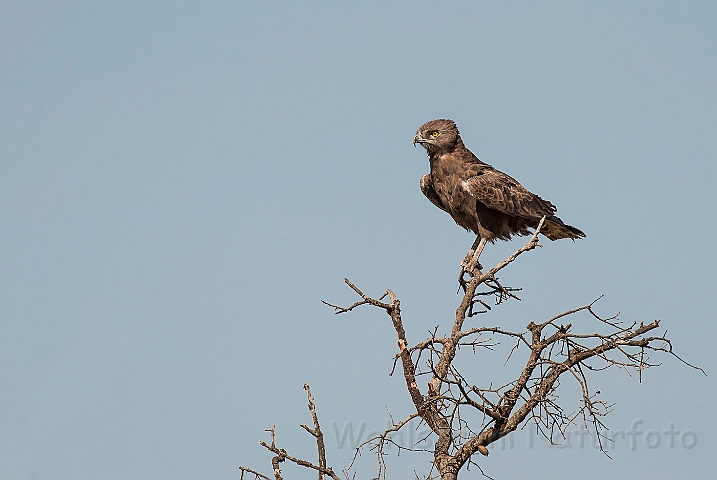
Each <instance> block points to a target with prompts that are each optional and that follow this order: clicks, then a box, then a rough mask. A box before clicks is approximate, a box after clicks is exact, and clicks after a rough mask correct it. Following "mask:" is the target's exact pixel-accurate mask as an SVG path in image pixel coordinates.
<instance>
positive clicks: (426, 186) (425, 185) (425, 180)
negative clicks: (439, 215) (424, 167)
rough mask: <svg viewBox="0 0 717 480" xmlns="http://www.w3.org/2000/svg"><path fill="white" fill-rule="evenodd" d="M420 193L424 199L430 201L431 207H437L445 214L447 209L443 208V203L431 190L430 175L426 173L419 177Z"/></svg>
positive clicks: (433, 190)
mask: <svg viewBox="0 0 717 480" xmlns="http://www.w3.org/2000/svg"><path fill="white" fill-rule="evenodd" d="M421 191H422V192H423V194H424V195H425V196H426V198H427V199H429V200H430V201H431V203H432V204H433V205H435V206H437V207H438V208H440V209H441V210H443V211H445V212H447V211H448V209H446V207H445V206H443V202H441V199H440V197H439V196H438V194H437V193H436V190H435V189H434V188H433V179H432V178H431V174H430V173H427V174H425V175H424V176H422V177H421Z"/></svg>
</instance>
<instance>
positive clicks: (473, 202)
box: [413, 119, 585, 254]
mask: <svg viewBox="0 0 717 480" xmlns="http://www.w3.org/2000/svg"><path fill="white" fill-rule="evenodd" d="M413 143H414V145H415V144H416V143H420V144H421V145H422V146H423V147H424V148H425V149H426V151H427V152H428V156H429V158H430V163H431V173H429V174H426V175H424V176H423V177H422V178H421V191H423V194H424V195H425V196H426V197H427V198H428V199H429V200H430V201H431V202H432V203H433V204H434V205H436V206H437V207H438V208H440V209H441V210H445V211H446V212H448V214H449V215H450V216H451V217H453V220H455V221H456V223H457V224H458V225H460V226H461V227H463V228H465V229H467V230H472V231H473V232H475V233H476V234H477V235H478V236H479V237H480V238H482V239H484V240H483V243H485V241H489V242H494V241H495V240H496V239H501V240H508V239H509V238H510V237H511V236H513V235H527V234H529V233H530V232H529V230H528V229H534V228H536V227H537V226H538V223H539V222H540V219H541V218H543V216H545V224H544V225H543V228H542V229H541V231H540V233H542V234H543V235H545V236H546V237H548V238H549V239H550V240H558V239H560V238H571V239H576V238H582V237H584V236H585V234H584V233H583V232H582V231H580V230H579V229H577V228H575V227H572V226H570V225H566V224H564V223H563V221H562V220H560V219H559V218H558V217H556V216H555V212H556V211H557V208H555V206H554V205H553V204H552V203H550V202H549V201H547V200H543V199H542V198H540V197H539V196H537V195H535V194H532V193H530V192H529V191H528V190H527V189H525V187H523V186H522V185H521V184H520V183H518V182H517V181H516V180H515V179H514V178H512V177H510V176H508V175H506V174H505V173H503V172H501V171H499V170H496V169H495V168H493V167H492V166H490V165H488V164H487V163H484V162H482V161H480V160H479V159H478V157H476V156H475V155H473V153H471V151H470V150H468V149H467V148H466V146H465V145H464V144H463V140H461V136H460V134H459V133H458V128H456V124H455V122H454V121H453V120H445V119H440V120H432V121H430V122H427V123H425V124H423V125H422V126H421V128H419V129H418V132H417V133H416V136H415V137H414V138H413ZM481 250H482V248H481ZM476 253H478V254H480V252H476Z"/></svg>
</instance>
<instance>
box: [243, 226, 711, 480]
mask: <svg viewBox="0 0 717 480" xmlns="http://www.w3.org/2000/svg"><path fill="white" fill-rule="evenodd" d="M542 225H543V222H542V221H541V222H540V224H539V225H538V228H537V229H536V231H535V232H534V234H533V235H532V237H531V238H530V240H529V241H528V242H527V243H526V244H525V245H524V246H522V247H521V248H519V249H518V250H517V251H516V252H515V253H513V254H512V255H510V256H509V257H508V258H506V259H505V260H503V261H502V262H500V263H499V264H497V265H496V266H494V267H493V268H491V269H489V270H488V271H486V272H485V273H483V272H481V271H473V272H470V273H471V274H472V277H471V278H470V280H468V281H465V282H461V285H462V287H463V296H462V299H461V302H460V305H459V306H458V308H457V309H456V313H455V319H454V320H453V324H452V327H451V331H450V334H446V335H443V336H439V335H437V332H438V328H439V327H436V329H435V330H433V332H431V334H430V336H429V338H427V339H426V340H423V341H421V342H419V343H417V344H413V345H411V344H410V343H409V341H408V339H407V338H406V332H405V330H404V327H403V319H402V316H401V304H400V301H399V299H398V298H397V297H396V295H395V294H394V293H393V292H392V291H391V290H386V292H385V293H384V294H383V295H382V296H381V297H379V298H372V297H369V296H368V295H366V294H365V293H364V292H363V291H362V290H361V289H359V288H358V287H357V286H356V285H354V284H353V283H351V281H349V280H348V279H345V282H346V284H347V285H348V286H349V287H350V288H351V289H352V290H353V291H354V292H355V293H356V294H357V295H358V296H359V297H360V298H361V299H360V300H359V301H357V302H356V303H354V304H353V305H351V306H348V307H341V306H338V305H332V304H329V303H326V302H324V303H326V304H327V305H329V306H331V307H332V308H334V309H335V313H337V314H341V313H347V312H350V311H352V310H353V309H355V308H357V307H360V306H363V305H369V306H373V307H376V308H379V309H382V310H384V311H385V312H386V313H387V314H388V315H389V317H390V318H391V322H392V325H393V328H394V330H395V332H396V335H397V337H398V349H399V353H398V354H396V356H395V358H394V370H395V368H396V366H397V365H398V364H399V362H400V365H401V369H402V372H403V377H404V379H405V382H406V389H407V391H408V394H409V395H410V397H411V400H412V402H413V406H414V408H415V411H414V412H412V413H410V414H409V415H407V416H406V417H405V418H404V419H403V420H401V421H398V422H394V421H393V420H392V427H391V428H389V429H387V430H385V431H384V432H382V433H381V434H380V435H378V436H376V437H374V438H371V439H369V440H367V441H366V442H364V443H363V444H361V445H360V446H359V447H358V449H357V451H356V454H355V455H354V461H355V460H356V458H357V455H358V454H360V452H361V451H362V450H363V449H366V448H370V449H373V451H374V452H375V453H376V456H377V459H378V475H377V478H378V479H382V478H386V465H385V463H384V457H385V451H384V450H385V448H386V447H387V446H388V445H389V444H391V445H396V446H397V447H398V448H399V451H400V450H413V447H414V446H411V445H409V446H406V445H400V444H398V443H397V442H395V441H394V440H393V438H392V434H394V433H395V432H398V431H400V430H401V429H402V428H404V427H406V426H407V425H409V423H410V422H411V420H413V419H415V418H418V419H420V421H422V422H425V424H426V425H427V426H428V427H429V428H430V429H431V432H432V438H434V439H435V441H434V442H433V448H432V449H430V450H429V451H430V452H431V453H432V454H433V468H432V469H431V471H430V472H429V473H428V475H427V476H426V478H436V474H437V475H438V477H439V478H441V479H442V480H451V479H456V478H457V476H458V473H459V472H460V471H461V469H463V468H464V467H470V466H471V465H473V466H476V467H478V468H479V469H480V466H479V465H478V463H477V462H476V458H475V457H474V455H475V454H476V453H480V454H482V455H486V456H487V455H488V453H489V450H488V446H489V445H491V444H492V443H493V442H495V441H497V440H499V439H500V438H502V437H504V436H506V435H508V434H509V433H511V432H513V431H515V430H516V429H518V428H519V427H521V426H523V425H527V424H531V425H532V428H535V429H536V430H537V432H538V433H539V434H540V435H542V436H544V437H545V438H546V439H547V440H548V441H549V442H551V443H552V442H553V441H554V439H555V435H556V434H558V435H562V436H563V438H564V436H565V432H566V429H567V428H568V426H569V425H571V424H576V423H581V424H582V425H584V426H585V428H586V429H587V430H588V431H590V432H591V434H592V435H595V437H596V439H597V444H598V445H599V447H600V449H601V450H602V451H603V452H604V453H605V454H606V455H607V452H606V450H605V445H606V443H605V442H610V441H612V440H611V439H610V438H609V437H608V436H607V435H606V434H605V432H606V430H607V428H606V426H605V424H604V423H603V418H604V417H605V416H606V415H607V414H608V413H610V411H611V407H612V405H610V404H609V403H607V402H606V401H605V400H602V399H601V398H599V395H600V392H599V391H595V392H593V391H592V390H591V389H590V387H589V385H588V374H589V373H590V372H596V371H602V370H606V369H610V368H618V369H622V370H625V371H627V372H628V373H630V371H633V370H634V371H637V372H639V375H640V376H641V373H642V370H643V369H645V368H649V367H655V366H658V365H659V364H657V363H654V362H653V361H652V360H651V359H650V354H651V353H653V352H664V353H668V354H670V355H672V356H674V357H675V358H677V359H678V360H680V361H681V362H683V363H685V364H686V365H689V366H690V367H693V368H697V369H699V368H698V367H694V366H693V365H690V364H688V363H687V362H685V361H684V360H682V359H681V358H680V357H678V356H677V355H676V354H675V353H674V352H673V350H672V343H671V342H670V340H669V339H668V338H667V337H666V336H665V333H663V334H662V335H658V334H654V333H652V332H654V331H655V330H657V329H658V327H659V325H660V321H659V320H655V321H653V322H651V323H648V324H644V323H640V324H637V323H636V322H632V323H623V322H621V321H620V320H619V319H618V318H617V316H613V317H608V318H605V317H601V316H600V315H598V314H597V313H596V312H595V310H594V309H593V306H594V304H595V302H592V303H590V304H588V305H584V306H581V307H579V308H575V309H572V310H568V311H566V312H563V313H561V314H559V315H556V316H554V317H552V318H550V319H548V320H545V321H544V322H542V323H534V322H530V323H529V324H528V325H527V327H526V329H527V330H526V331H524V332H511V331H508V330H503V329H501V328H499V327H472V328H466V327H465V326H464V323H465V321H466V319H467V318H470V317H473V316H475V315H478V314H481V313H486V312H487V311H488V310H490V309H491V307H490V305H489V303H488V302H487V300H488V299H489V297H493V298H494V299H495V301H494V303H495V304H496V305H497V304H501V303H503V302H504V301H505V300H507V299H510V298H517V297H516V295H515V292H516V291H517V289H512V288H508V287H504V286H503V285H501V283H500V282H499V280H498V277H497V273H498V272H500V271H501V270H502V269H504V268H505V267H507V266H508V265H509V264H511V263H512V262H513V261H515V260H516V259H517V258H518V256H520V255H521V254H523V253H525V252H527V251H530V250H533V249H535V248H536V247H538V246H540V245H539V243H538V233H539V232H540V229H541V227H542ZM461 280H462V277H461ZM580 312H584V313H586V314H587V315H588V319H590V320H591V321H592V322H594V323H595V327H593V328H590V330H597V332H596V333H579V332H575V331H574V329H573V325H572V323H565V322H566V321H567V320H568V318H569V317H570V318H572V317H574V316H575V315H576V314H578V313H580ZM501 338H502V339H507V340H509V341H511V342H513V343H514V346H513V348H512V349H511V350H510V352H509V354H508V359H510V358H511V357H512V356H513V355H517V353H516V352H517V351H519V350H520V351H521V352H522V351H523V350H521V347H525V348H526V350H527V352H526V353H527V358H526V359H525V362H524V363H521V365H522V367H521V368H520V371H519V372H517V377H516V378H515V379H514V380H512V381H509V382H507V383H505V384H503V385H500V386H493V384H492V383H491V384H489V385H477V384H475V383H473V382H472V381H471V380H470V379H469V378H468V377H467V376H466V375H464V374H463V373H462V372H461V371H459V369H458V368H457V366H456V363H457V362H455V359H456V356H457V354H458V352H459V350H460V348H461V347H469V351H471V352H473V353H475V351H476V349H477V348H479V347H492V346H493V345H495V344H496V343H497V342H498V341H499V340H500V339H501ZM506 362H507V360H506ZM699 370H700V371H702V369H699ZM702 372H703V373H704V371H702ZM392 373H393V372H392ZM421 376H423V377H425V378H426V380H428V381H427V386H426V388H425V389H424V390H422V389H421V388H420V387H419V383H418V377H421ZM563 377H570V378H572V379H574V381H575V383H576V384H577V385H578V387H579V390H580V397H581V402H580V404H579V407H578V408H577V410H575V411H568V410H565V409H564V408H563V407H562V406H561V405H560V404H559V396H558V392H557V389H558V387H559V386H560V380H561V378H563ZM305 388H306V389H307V393H308V395H309V409H310V411H311V413H312V417H313V420H314V429H310V428H308V427H307V426H305V425H302V427H303V428H304V429H305V430H307V431H308V432H309V433H311V434H312V435H314V436H315V437H316V439H317V444H318V453H319V464H318V465H314V464H311V463H310V462H306V461H303V460H299V459H295V458H293V457H290V456H288V455H287V454H286V452H285V451H284V450H281V449H278V448H277V447H276V446H275V445H274V429H273V428H272V429H271V435H272V443H271V445H269V444H267V443H265V442H260V443H261V444H262V445H263V446H264V447H265V448H267V449H269V450H270V451H272V452H274V453H275V454H276V457H274V459H273V462H272V463H273V465H274V473H275V478H276V480H279V479H280V478H281V476H280V473H279V469H278V464H279V462H282V461H284V460H285V459H288V460H290V461H292V462H294V463H297V464H299V465H302V466H305V467H308V468H313V469H315V470H317V471H318V472H319V479H320V480H321V479H323V478H324V477H323V476H322V475H327V476H330V477H331V478H338V477H337V476H335V474H334V472H333V470H331V468H329V467H327V466H326V458H325V450H324V446H323V437H322V435H321V431H320V429H319V423H318V418H317V417H316V413H315V409H314V406H313V399H312V398H311V394H310V392H309V390H308V385H306V386H305ZM352 467H353V462H352V464H351V465H350V466H349V467H348V468H347V469H345V470H344V471H343V474H344V476H345V477H346V478H347V479H348V478H350V472H352V471H353V470H352ZM240 468H241V469H242V472H243V473H244V472H250V473H253V474H255V475H257V477H261V478H267V477H265V476H263V475H261V474H258V473H256V472H254V471H252V470H249V469H246V468H244V467H240ZM481 472H483V470H482V469H481Z"/></svg>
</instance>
